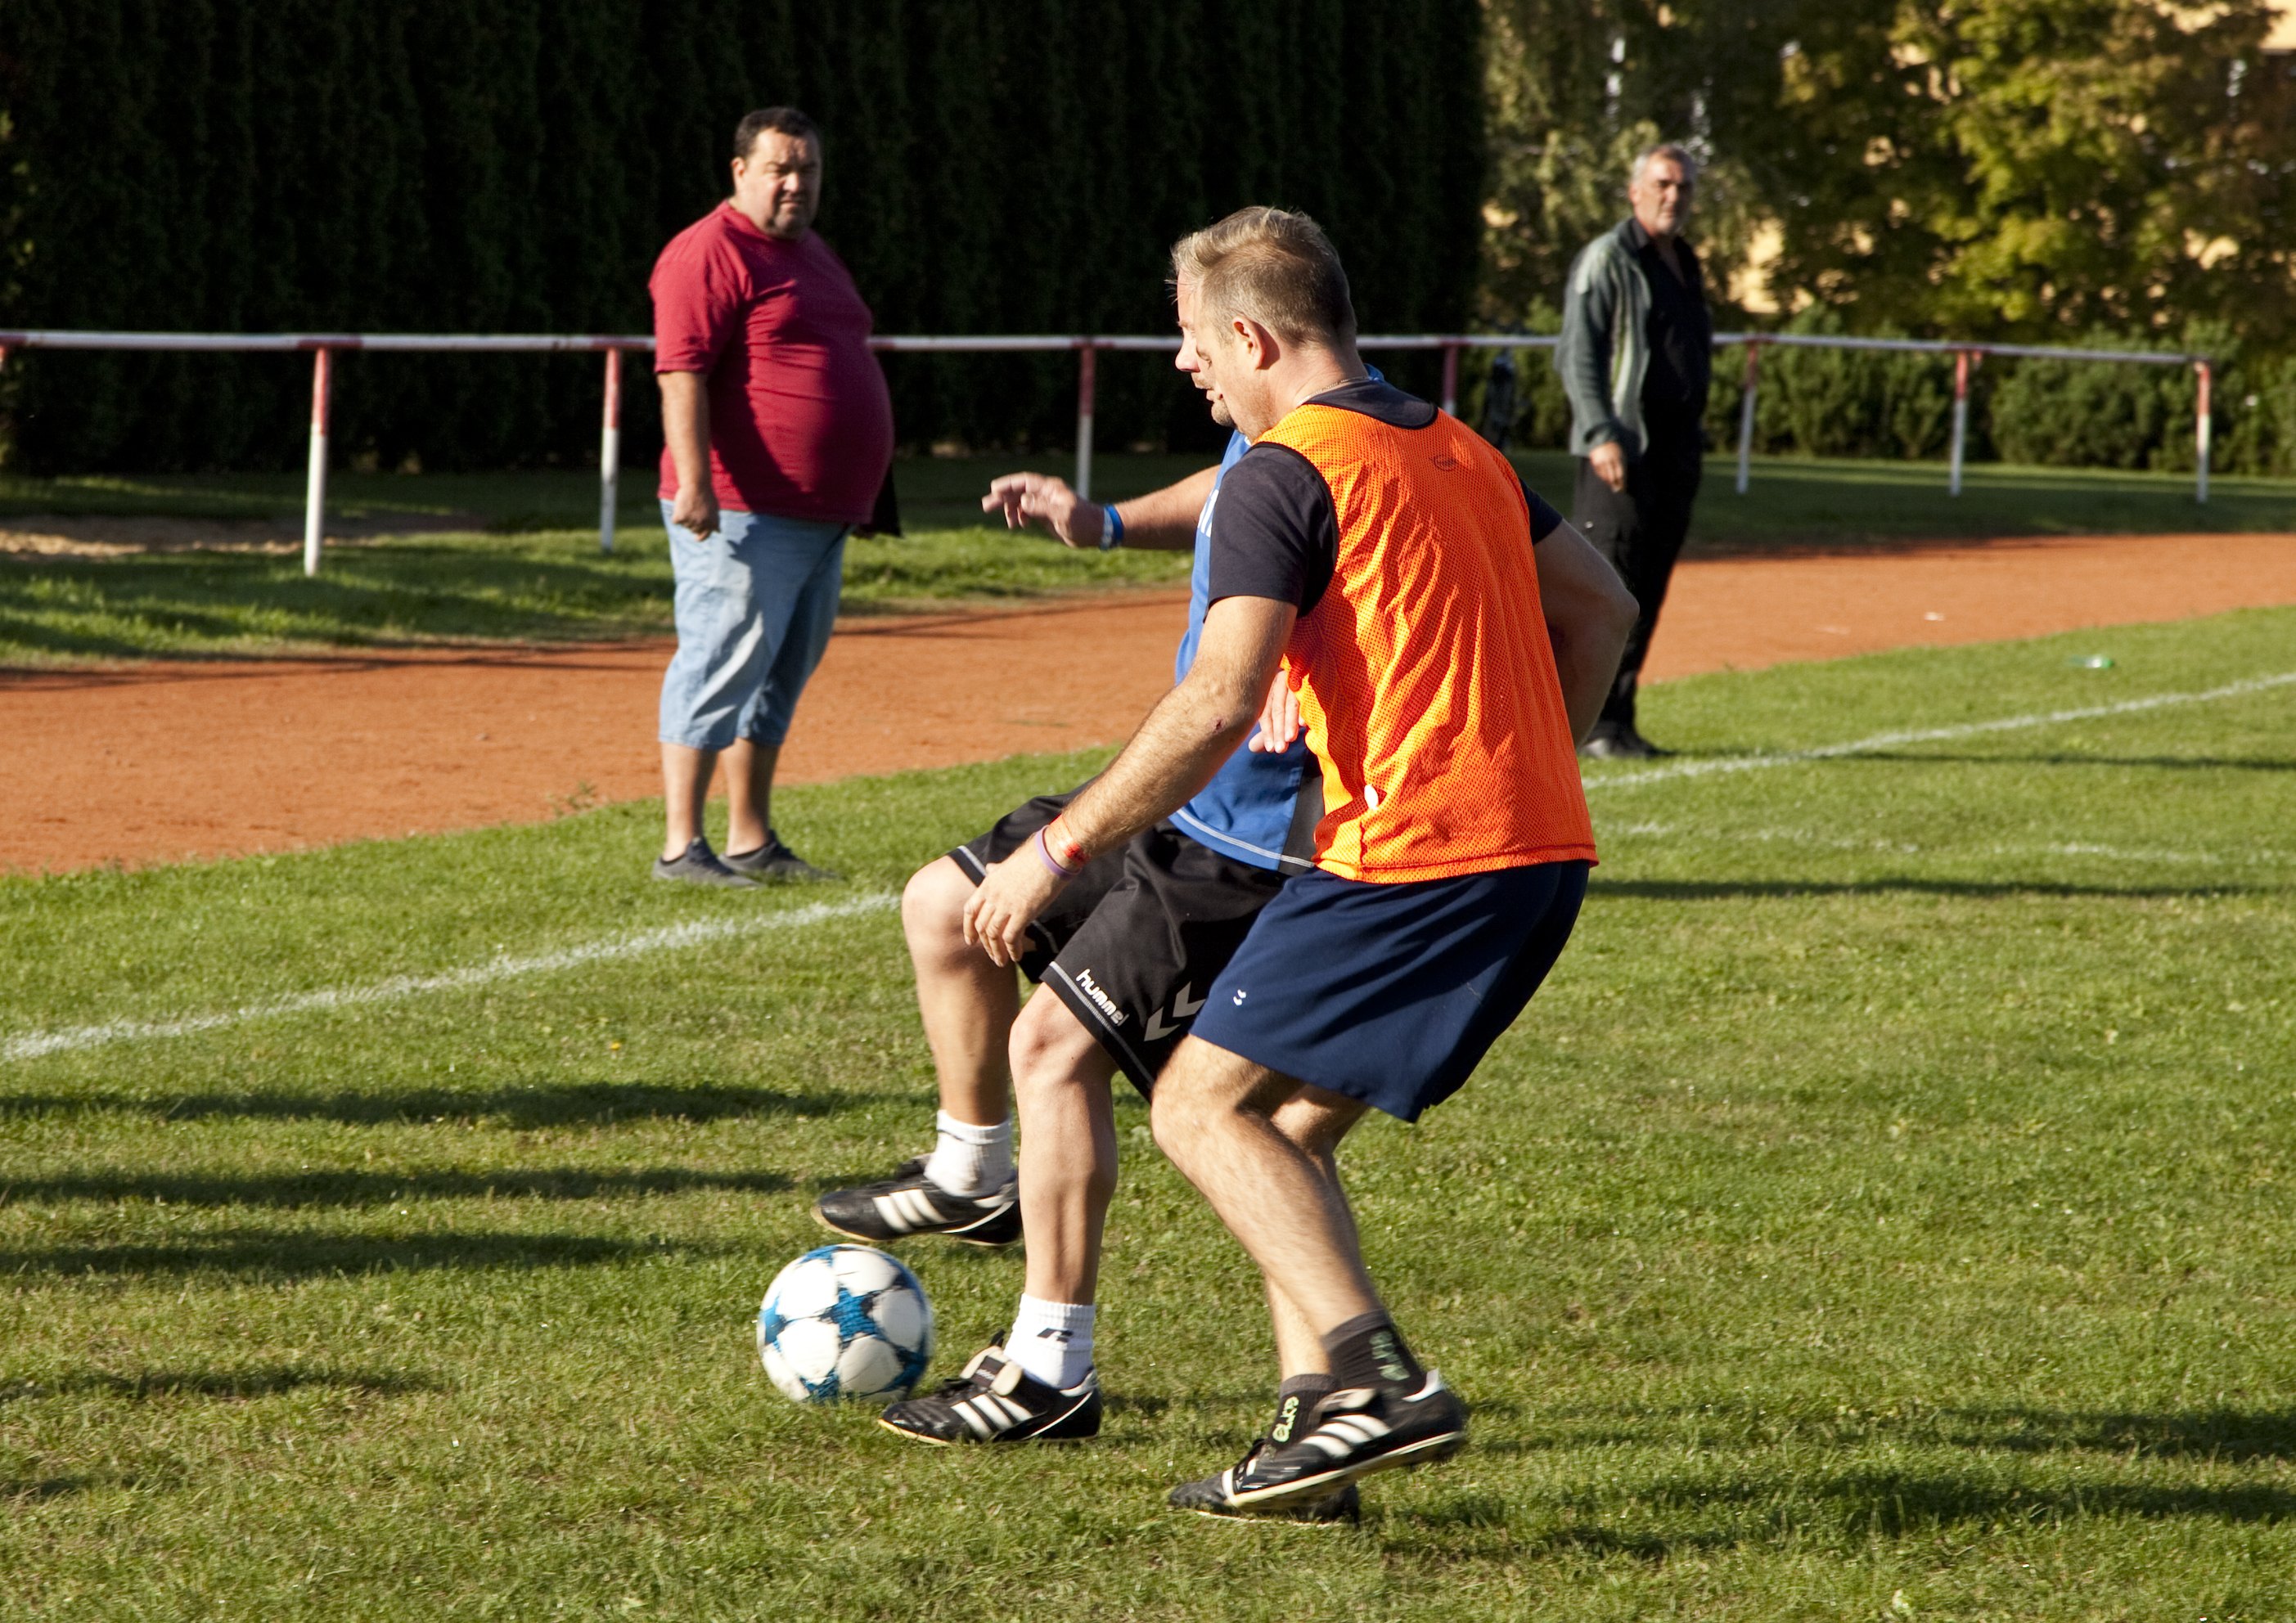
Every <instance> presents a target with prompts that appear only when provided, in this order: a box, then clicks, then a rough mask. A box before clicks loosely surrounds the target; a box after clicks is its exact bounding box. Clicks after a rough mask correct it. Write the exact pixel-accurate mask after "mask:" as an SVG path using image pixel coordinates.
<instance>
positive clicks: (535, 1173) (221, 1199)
mask: <svg viewBox="0 0 2296 1623" xmlns="http://www.w3.org/2000/svg"><path fill="white" fill-rule="evenodd" d="M789 1185H790V1181H789V1179H787V1178H785V1177H783V1176H781V1175H780V1174H779V1173H773V1172H695V1171H693V1170H691V1169H689V1168H684V1167H662V1168H651V1169H648V1170H644V1171H635V1172H611V1171H592V1170H589V1169H587V1168H575V1167H550V1168H534V1169H531V1170H504V1171H494V1172H351V1171H336V1170H299V1171H295V1172H283V1173H280V1174H279V1175H277V1176H273V1177H250V1176H239V1177H212V1176H186V1175H183V1174H170V1173H156V1174H139V1173H120V1174H116V1175H115V1174H107V1175H104V1176H81V1177H48V1178H22V1179H17V1180H14V1181H12V1182H10V1183H8V1184H4V1185H0V1203H5V1202H9V1201H37V1202H43V1203H45V1202H49V1201H129V1200H136V1199H143V1200H149V1201H165V1202H166V1203H167V1204H168V1205H170V1206H281V1207H299V1206H382V1205H387V1204H389V1202H391V1201H469V1200H484V1199H488V1198H494V1199H501V1200H542V1201H589V1200H596V1199H600V1198H602V1197H603V1198H606V1199H627V1198H629V1197H631V1196H636V1195H650V1194H684V1193H689V1192H691V1191H693V1190H737V1191H739V1192H741V1193H745V1194H778V1193H781V1192H782V1191H783V1190H784V1189H787V1188H788V1187H789Z"/></svg>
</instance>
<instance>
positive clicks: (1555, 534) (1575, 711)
mask: <svg viewBox="0 0 2296 1623" xmlns="http://www.w3.org/2000/svg"><path fill="white" fill-rule="evenodd" d="M1531 556H1532V557H1533V558H1534V559H1535V560H1537V561H1538V602H1539V608H1540V611H1542V612H1543V613H1544V614H1545V615H1546V637H1547V641H1548V642H1550V643H1553V644H1554V674H1555V675H1556V676H1559V677H1560V678H1562V705H1563V708H1564V709H1567V710H1569V711H1570V738H1571V742H1573V743H1584V742H1587V734H1588V733H1590V732H1592V731H1593V730H1594V726H1595V722H1597V721H1598V720H1600V719H1601V718H1602V715H1603V700H1604V699H1606V698H1608V697H1609V696H1610V692H1611V682H1612V681H1613V680H1615V679H1616V678H1617V676H1618V674H1619V656H1620V654H1621V653H1624V652H1626V647H1627V636H1628V633H1630V632H1632V631H1633V630H1634V628H1635V615H1636V607H1635V597H1634V594H1633V593H1631V592H1629V591H1628V590H1627V585H1626V582H1624V581H1622V580H1620V578H1619V571H1618V570H1614V569H1612V568H1611V564H1610V561H1609V560H1608V559H1606V558H1604V557H1603V554H1602V553H1598V552H1596V551H1595V549H1594V547H1593V545H1590V544H1589V543H1588V541H1587V537H1584V536H1582V535H1580V534H1579V531H1578V530H1577V529H1575V528H1574V527H1572V526H1571V525H1570V524H1569V523H1567V522H1566V523H1562V524H1558V525H1556V526H1555V527H1554V529H1552V530H1549V531H1548V532H1547V533H1546V536H1545V537H1543V538H1542V539H1541V540H1540V541H1539V543H1538V545H1536V546H1534V547H1532V548H1531Z"/></svg>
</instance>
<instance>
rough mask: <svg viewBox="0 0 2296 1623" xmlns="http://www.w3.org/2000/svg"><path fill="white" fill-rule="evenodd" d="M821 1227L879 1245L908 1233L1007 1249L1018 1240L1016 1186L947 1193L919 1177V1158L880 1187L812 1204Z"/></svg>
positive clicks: (837, 1192)
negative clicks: (978, 1191) (992, 1189)
mask: <svg viewBox="0 0 2296 1623" xmlns="http://www.w3.org/2000/svg"><path fill="white" fill-rule="evenodd" d="M813 1215H814V1217H816V1219H818V1220H819V1221H820V1223H821V1225H823V1226H824V1228H832V1229H835V1230H836V1231H837V1232H838V1233H839V1234H850V1235H851V1236H852V1237H853V1238H854V1239H856V1240H866V1241H868V1242H871V1243H872V1244H873V1245H882V1244H884V1243H885V1242H887V1241H889V1240H906V1239H908V1238H909V1237H910V1236H911V1235H913V1234H945V1235H947V1237H948V1238H949V1239H951V1240H962V1241H964V1242H965V1243H966V1244H967V1245H1010V1244H1012V1243H1013V1242H1014V1241H1015V1240H1018V1239H1019V1238H1020V1237H1021V1185H1020V1181H1019V1180H1018V1179H1017V1178H1007V1179H1005V1184H1004V1186H1003V1187H1002V1188H1000V1189H996V1190H995V1191H992V1192H991V1193H988V1194H985V1195H980V1196H973V1195H967V1194H951V1193H949V1192H948V1191H947V1190H946V1189H943V1188H942V1187H941V1186H940V1185H939V1184H936V1183H934V1182H933V1181H932V1180H931V1178H929V1177H927V1176H925V1158H924V1157H923V1156H922V1155H921V1156H919V1157H917V1159H916V1160H913V1161H908V1162H906V1163H904V1164H903V1165H902V1166H901V1167H900V1168H898V1170H896V1171H895V1172H894V1174H893V1176H890V1177H889V1178H887V1179H886V1180H885V1181H884V1182H883V1183H881V1184H862V1185H861V1186H860V1187H859V1188H857V1189H832V1190H831V1191H830V1192H829V1193H827V1194H825V1195H823V1196H822V1197H821V1199H819V1200H818V1201H815V1202H814V1203H813Z"/></svg>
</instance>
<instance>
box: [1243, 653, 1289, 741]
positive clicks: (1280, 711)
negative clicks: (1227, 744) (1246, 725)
mask: <svg viewBox="0 0 2296 1623" xmlns="http://www.w3.org/2000/svg"><path fill="white" fill-rule="evenodd" d="M1299 736H1300V695H1299V694H1297V693H1293V692H1292V679H1291V675H1290V673H1289V672H1287V671H1285V670H1284V669H1283V668H1281V667H1278V668H1277V669H1276V672H1275V681H1273V682H1271V683H1269V684H1267V699H1266V700H1265V701H1262V702H1261V704H1260V707H1259V727H1258V728H1257V729H1256V730H1255V731H1254V732H1253V733H1252V735H1251V737H1250V738H1249V739H1247V740H1245V741H1244V746H1243V747H1244V748H1245V749H1247V750H1253V751H1255V752H1256V753H1258V754H1260V755H1281V754H1283V752H1284V751H1285V750H1289V749H1290V748H1291V747H1292V740H1293V739H1295V738H1297V737H1299Z"/></svg>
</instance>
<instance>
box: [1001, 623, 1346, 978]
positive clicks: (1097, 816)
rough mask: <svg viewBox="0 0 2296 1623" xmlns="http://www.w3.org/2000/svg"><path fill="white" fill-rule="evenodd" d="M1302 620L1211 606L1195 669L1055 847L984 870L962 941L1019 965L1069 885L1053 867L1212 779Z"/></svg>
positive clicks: (1081, 802)
mask: <svg viewBox="0 0 2296 1623" xmlns="http://www.w3.org/2000/svg"><path fill="white" fill-rule="evenodd" d="M1299 613H1300V611H1299V610H1298V609H1297V608H1295V607H1294V606H1293V605H1292V604H1290V603H1287V602H1277V601H1275V599H1273V598H1267V597H1223V598H1221V599H1220V600H1219V602H1216V603H1214V604H1213V605H1212V606H1211V610H1210V612H1209V613H1207V614H1206V615H1205V616H1204V635H1203V639H1202V641H1201V643H1198V644H1197V647H1196V662H1195V663H1194V664H1193V665H1192V666H1190V667H1189V668H1188V674H1187V676H1185V677H1184V678H1182V679H1181V682H1180V684H1179V685H1178V686H1177V687H1175V688H1174V689H1173V690H1172V691H1171V692H1170V693H1167V694H1165V695H1164V696H1163V698H1161V699H1160V700H1158V701H1156V708H1155V709H1152V710H1151V711H1149V712H1148V718H1147V719H1146V720H1145V721H1144V722H1142V723H1141V724H1140V728H1139V731H1137V732H1136V733H1135V734H1133V735H1132V742H1129V743H1128V744H1126V745H1125V746H1124V752H1123V753H1122V754H1121V755H1119V756H1118V757H1117V758H1116V759H1115V761H1114V762H1113V763H1112V764H1111V766H1109V768H1108V770H1107V771H1105V772H1103V773H1102V774H1101V775H1099V776H1098V777H1096V778H1095V779H1094V780H1093V781H1092V782H1091V783H1089V784H1087V786H1086V787H1085V789H1084V790H1083V791H1081V792H1080V793H1078V796H1077V798H1076V799H1073V800H1071V801H1070V802H1069V806H1068V809H1067V810H1066V811H1064V812H1062V814H1061V816H1060V817H1059V819H1058V832H1057V833H1056V834H1055V835H1054V836H1053V840H1054V841H1056V842H1057V845H1056V847H1055V848H1051V849H1049V851H1040V850H1039V849H1038V848H1037V842H1036V841H1034V840H1031V841H1030V842H1029V844H1028V845H1027V846H1026V847H1024V848H1022V849H1021V850H1019V851H1016V852H1014V853H1013V855H1012V856H1011V857H1007V858H1005V861H1003V862H1001V863H998V864H997V865H996V866H994V867H992V868H990V869H989V870H988V878H986V879H985V880H983V881H981V882H980V887H979V888H978V889H975V890H974V891H973V893H972V899H971V900H969V901H968V902H967V903H966V904H965V908H964V939H966V940H967V941H968V942H971V943H972V945H974V946H976V947H980V949H981V950H982V951H984V952H986V953H987V954H988V955H989V957H990V958H992V959H994V960H995V961H996V963H1017V962H1019V960H1020V957H1021V953H1022V952H1023V951H1024V950H1026V947H1027V944H1028V929H1029V921H1030V920H1032V919H1034V918H1035V917H1036V916H1037V914H1039V913H1041V912H1042V911H1043V910H1044V908H1045V906H1046V903H1048V902H1050V901H1051V900H1052V899H1053V898H1054V896H1056V895H1058V894H1059V892H1060V889H1061V887H1062V885H1063V884H1065V883H1066V882H1067V881H1066V880H1065V879H1064V878H1062V876H1060V875H1059V874H1057V873H1054V871H1053V863H1054V862H1056V861H1057V862H1063V863H1069V865H1070V866H1072V867H1073V866H1081V865H1082V864H1081V863H1070V862H1069V859H1070V847H1071V846H1073V847H1078V848H1082V850H1083V851H1084V852H1086V853H1097V852H1101V851H1110V850H1114V849H1115V848H1117V847H1118V846H1120V845H1122V844H1123V843H1124V842H1125V841H1126V840H1129V839H1131V838H1132V836H1133V835H1135V834H1136V833H1138V832H1140V831H1141V830H1143V829H1144V828H1147V827H1149V826H1150V825H1151V824H1154V823H1155V822H1156V820H1157V819H1158V818H1160V817H1165V816H1170V815H1171V814H1172V813H1173V812H1175V811H1177V810H1178V809H1179V808H1180V807H1182V806H1184V805H1185V804H1186V803H1187V801H1188V799H1189V798H1190V797H1191V796H1193V794H1195V792H1196V791H1198V790H1200V789H1201V788H1202V787H1203V786H1204V785H1205V784H1206V783H1210V782H1211V778H1212V775H1213V774H1214V773H1216V772H1218V770H1219V768H1220V763H1221V762H1223V761H1225V760H1226V759H1227V758H1228V757H1229V756H1230V755H1232V754H1234V751H1235V747H1236V745H1237V744H1238V743H1240V742H1242V740H1243V736H1244V734H1247V733H1249V732H1250V731H1251V728H1252V726H1253V725H1254V724H1255V723H1257V722H1258V721H1259V709H1260V705H1261V702H1262V701H1263V700H1265V699H1266V697H1267V684H1268V683H1269V681H1270V680H1271V679H1272V678H1273V677H1274V676H1275V668H1276V664H1277V662H1278V661H1279V660H1281V659H1282V658H1283V644H1284V643H1285V642H1286V641H1287V640H1289V638H1290V637H1291V635H1292V621H1293V620H1294V619H1298V618H1299Z"/></svg>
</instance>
